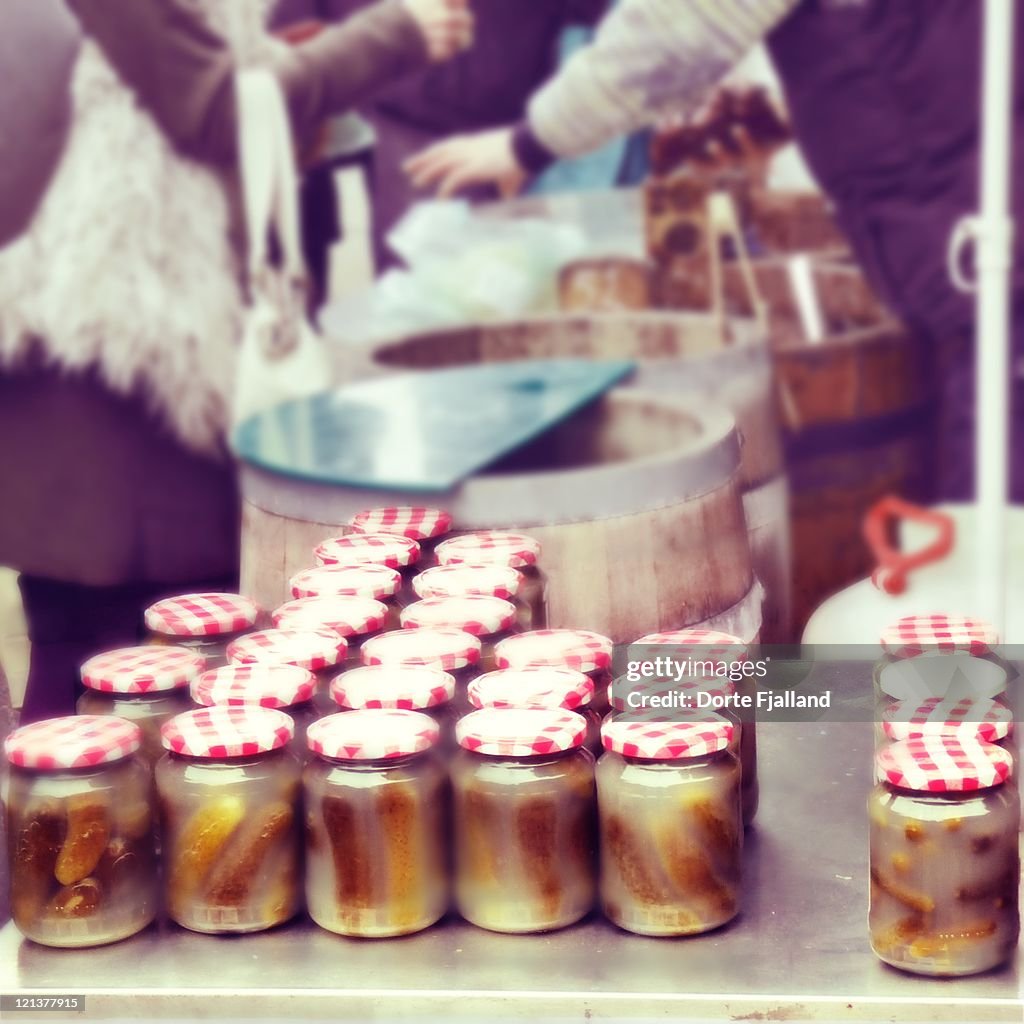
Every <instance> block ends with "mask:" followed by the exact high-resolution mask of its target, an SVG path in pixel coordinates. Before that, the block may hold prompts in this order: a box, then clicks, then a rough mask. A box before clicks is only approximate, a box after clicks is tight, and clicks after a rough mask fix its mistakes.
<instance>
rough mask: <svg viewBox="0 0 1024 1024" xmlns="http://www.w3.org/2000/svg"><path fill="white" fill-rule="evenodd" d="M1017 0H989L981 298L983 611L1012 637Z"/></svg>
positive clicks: (978, 448) (978, 396) (978, 440)
mask: <svg viewBox="0 0 1024 1024" xmlns="http://www.w3.org/2000/svg"><path fill="white" fill-rule="evenodd" d="M1013 8H1014V0H986V2H985V11H984V19H985V21H984V49H983V52H982V60H983V76H982V94H981V99H982V126H981V127H982V134H981V216H980V217H979V219H978V224H977V227H978V238H977V248H976V253H977V267H978V292H977V298H976V326H977V331H976V341H975V343H976V346H977V350H976V355H975V359H976V367H977V379H976V383H975V401H976V408H977V431H976V436H975V455H976V466H977V469H976V473H977V493H978V522H977V530H978V565H977V585H978V588H979V593H978V607H979V609H987V615H988V617H989V619H990V621H991V622H992V624H993V625H994V626H995V627H996V629H998V631H999V635H1000V637H1002V638H1003V639H1004V640H1005V638H1006V577H1007V572H1006V550H1007V543H1006V523H1005V507H1006V501H1007V498H1008V489H1007V477H1008V468H1007V464H1008V458H1007V456H1008V451H1009V446H1008V443H1007V439H1008V436H1009V431H1010V420H1009V379H1010V329H1009V313H1010V307H1009V295H1010V293H1009V270H1010V265H1011V252H1012V234H1013V222H1012V220H1011V219H1010V160H1011V138H1012V132H1011V126H1012V124H1013V119H1012V91H1013V19H1014V9H1013Z"/></svg>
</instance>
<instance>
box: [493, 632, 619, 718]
mask: <svg viewBox="0 0 1024 1024" xmlns="http://www.w3.org/2000/svg"><path fill="white" fill-rule="evenodd" d="M612 650H613V647H612V642H611V640H609V639H608V637H606V636H601V634H600V633H592V632H591V631H590V630H587V629H535V630H533V631H532V632H530V633H521V634H520V635H519V636H513V637H510V638H509V639H508V640H504V641H502V642H501V643H500V644H499V645H498V646H497V647H496V648H495V660H496V661H497V663H498V668H569V669H572V670H573V671H574V672H583V673H584V674H585V675H587V676H589V677H590V681H591V682H592V683H593V684H594V697H593V700H592V703H593V705H594V708H595V710H596V711H597V713H598V714H599V715H604V714H605V713H606V712H607V711H608V688H609V687H610V686H611V682H612V671H611V666H612Z"/></svg>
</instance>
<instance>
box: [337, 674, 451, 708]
mask: <svg viewBox="0 0 1024 1024" xmlns="http://www.w3.org/2000/svg"><path fill="white" fill-rule="evenodd" d="M454 696H455V679H454V677H453V676H450V675H449V674H448V673H447V672H443V671H442V670H441V669H439V668H431V667H430V666H427V665H364V666H362V667H361V668H354V669H350V670H349V671H348V672H342V673H341V675H339V676H336V677H335V678H334V681H333V682H332V683H331V697H332V698H333V700H334V703H335V704H337V705H338V706H339V707H342V708H354V709H360V708H398V709H400V710H403V711H421V710H422V709H423V708H436V707H437V706H438V705H440V704H447V703H448V702H449V701H450V700H451V699H452V698H453V697H454Z"/></svg>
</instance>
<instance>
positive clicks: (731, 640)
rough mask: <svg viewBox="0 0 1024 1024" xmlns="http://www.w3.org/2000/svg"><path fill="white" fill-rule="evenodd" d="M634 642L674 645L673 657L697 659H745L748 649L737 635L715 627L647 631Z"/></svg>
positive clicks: (638, 643)
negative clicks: (661, 631)
mask: <svg viewBox="0 0 1024 1024" xmlns="http://www.w3.org/2000/svg"><path fill="white" fill-rule="evenodd" d="M636 644H637V646H639V645H641V644H652V645H658V646H665V647H675V648H676V650H675V651H674V652H673V655H672V656H673V657H675V658H679V659H685V658H695V659H697V660H698V661H699V660H701V659H708V660H712V659H713V660H716V661H730V662H731V661H746V659H747V650H748V648H747V645H746V644H745V643H744V642H743V641H742V640H741V639H740V638H739V637H738V636H733V635H732V634H731V633H722V632H720V631H719V630H717V629H671V630H667V631H666V632H663V633H648V634H647V636H642V637H640V639H639V640H637V641H636Z"/></svg>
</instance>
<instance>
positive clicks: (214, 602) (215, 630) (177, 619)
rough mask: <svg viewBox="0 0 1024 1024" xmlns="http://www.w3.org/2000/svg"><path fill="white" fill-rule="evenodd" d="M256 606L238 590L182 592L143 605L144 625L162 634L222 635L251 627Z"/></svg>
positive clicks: (257, 612) (254, 621) (256, 612)
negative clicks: (147, 605)
mask: <svg viewBox="0 0 1024 1024" xmlns="http://www.w3.org/2000/svg"><path fill="white" fill-rule="evenodd" d="M259 614H260V610H259V608H258V607H257V605H256V602H255V601H250V600H249V598H247V597H243V596H242V595H241V594H182V595H181V596H180V597H168V598H166V599H165V600H163V601H157V603H156V604H151V605H150V606H149V607H148V608H147V609H146V615H145V619H146V628H147V629H150V630H152V631H153V632H154V633H163V634H164V635H166V636H225V635H226V634H229V633H240V632H241V631H242V630H243V629H252V627H253V626H255V625H256V620H257V619H258V618H259Z"/></svg>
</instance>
